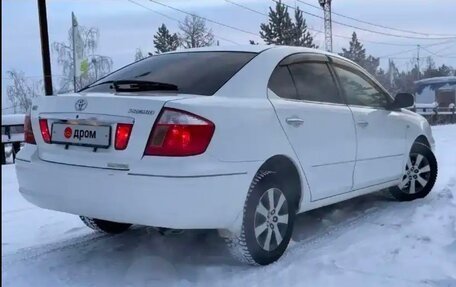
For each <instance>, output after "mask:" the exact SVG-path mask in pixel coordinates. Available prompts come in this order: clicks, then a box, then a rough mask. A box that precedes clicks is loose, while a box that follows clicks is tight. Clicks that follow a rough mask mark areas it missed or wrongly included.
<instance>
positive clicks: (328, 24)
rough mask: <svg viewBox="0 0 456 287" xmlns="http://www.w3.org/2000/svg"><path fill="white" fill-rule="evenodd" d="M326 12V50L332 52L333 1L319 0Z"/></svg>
mask: <svg viewBox="0 0 456 287" xmlns="http://www.w3.org/2000/svg"><path fill="white" fill-rule="evenodd" d="M318 2H319V3H320V6H321V7H322V8H323V11H324V14H325V15H324V21H325V48H326V51H328V52H332V22H331V0H318Z"/></svg>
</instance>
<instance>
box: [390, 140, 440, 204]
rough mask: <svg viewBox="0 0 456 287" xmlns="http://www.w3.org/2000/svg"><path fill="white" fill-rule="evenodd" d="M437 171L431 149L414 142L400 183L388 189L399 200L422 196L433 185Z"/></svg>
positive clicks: (426, 193)
mask: <svg viewBox="0 0 456 287" xmlns="http://www.w3.org/2000/svg"><path fill="white" fill-rule="evenodd" d="M437 173H438V168H437V160H436V158H435V156H434V153H433V152H432V150H431V149H430V148H429V147H428V146H426V145H424V144H421V143H415V144H414V145H413V147H412V149H411V151H410V154H409V159H408V161H407V164H406V167H405V173H404V175H403V177H402V181H401V183H400V184H399V185H398V186H395V187H391V188H390V189H389V191H390V193H391V195H392V196H393V197H394V198H396V199H397V200H399V201H411V200H414V199H417V198H423V197H425V196H426V195H428V194H429V192H431V190H432V188H433V187H434V184H435V181H436V179H437Z"/></svg>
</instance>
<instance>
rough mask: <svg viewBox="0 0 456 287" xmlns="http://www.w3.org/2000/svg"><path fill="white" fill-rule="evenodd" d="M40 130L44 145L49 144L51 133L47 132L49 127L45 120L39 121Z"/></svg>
mask: <svg viewBox="0 0 456 287" xmlns="http://www.w3.org/2000/svg"><path fill="white" fill-rule="evenodd" d="M40 130H41V136H43V140H44V142H45V143H51V133H50V132H49V126H48V121H47V119H40Z"/></svg>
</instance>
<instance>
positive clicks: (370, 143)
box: [334, 61, 407, 189]
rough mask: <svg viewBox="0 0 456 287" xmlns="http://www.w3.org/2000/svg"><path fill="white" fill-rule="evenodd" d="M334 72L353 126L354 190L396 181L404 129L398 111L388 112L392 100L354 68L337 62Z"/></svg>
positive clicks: (399, 167)
mask: <svg viewBox="0 0 456 287" xmlns="http://www.w3.org/2000/svg"><path fill="white" fill-rule="evenodd" d="M334 69H335V71H336V73H337V76H338V78H339V81H340V86H341V88H342V90H343V91H344V94H345V97H346V101H347V104H348V105H349V107H350V109H351V110H352V112H353V116H354V119H355V123H356V135H357V143H358V148H357V160H356V167H355V173H354V187H353V188H354V189H361V188H365V187H370V186H373V185H376V184H381V183H387V182H389V181H395V180H397V179H399V178H400V177H401V176H402V173H403V163H404V156H405V149H406V128H407V127H406V123H405V122H404V121H403V120H401V111H400V110H388V109H387V108H386V107H387V106H388V104H389V103H391V101H392V100H393V99H392V98H391V97H390V96H389V95H388V94H387V93H386V92H385V91H384V90H383V89H382V88H381V87H380V86H379V85H378V84H377V83H375V81H374V80H372V79H371V78H370V77H369V76H368V75H367V74H366V73H364V72H363V71H362V70H360V69H359V68H357V67H356V66H354V65H352V64H350V63H348V62H347V63H344V62H343V61H336V62H335V64H334Z"/></svg>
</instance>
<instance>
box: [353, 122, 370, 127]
mask: <svg viewBox="0 0 456 287" xmlns="http://www.w3.org/2000/svg"><path fill="white" fill-rule="evenodd" d="M356 124H357V125H358V126H360V127H362V128H365V127H367V126H368V125H369V122H366V121H357V122H356Z"/></svg>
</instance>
